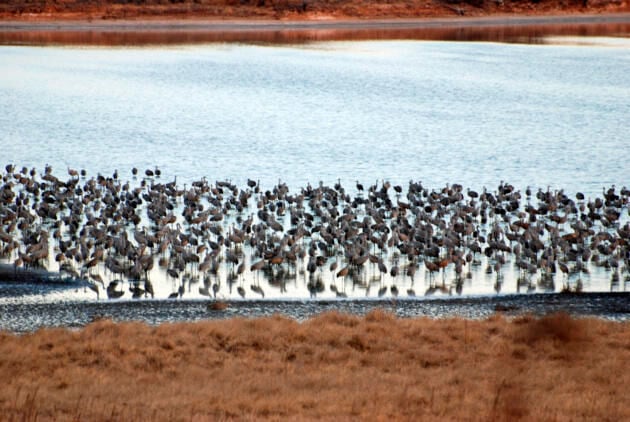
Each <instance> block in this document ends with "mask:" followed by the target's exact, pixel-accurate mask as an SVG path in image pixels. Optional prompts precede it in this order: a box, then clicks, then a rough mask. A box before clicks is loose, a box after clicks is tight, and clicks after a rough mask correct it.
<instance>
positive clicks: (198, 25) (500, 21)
mask: <svg viewBox="0 0 630 422" xmlns="http://www.w3.org/2000/svg"><path fill="white" fill-rule="evenodd" d="M600 24H601V25H605V24H630V13H614V14H571V15H536V16H517V15H500V16H483V17H457V18H452V17H440V18H413V19H409V18H399V19H398V18H396V19H327V20H302V19H295V20H293V19H291V20H272V19H205V18H193V19H182V18H181V17H176V18H172V19H171V18H166V19H165V18H164V17H160V18H158V19H156V18H149V19H147V18H141V19H116V20H87V19H65V18H62V19H54V18H52V19H45V20H44V19H42V20H21V19H7V20H3V19H0V32H23V31H46V32H59V31H73V32H84V31H102V32H110V31H115V32H154V31H159V32H180V31H185V32H215V33H216V32H247V31H256V32H259V31H283V30H287V31H292V30H293V31H300V30H305V31H307V30H371V29H375V30H376V29H386V30H387V29H391V30H414V29H447V28H485V27H525V26H556V25H600Z"/></svg>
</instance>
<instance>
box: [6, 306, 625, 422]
mask: <svg viewBox="0 0 630 422" xmlns="http://www.w3.org/2000/svg"><path fill="white" fill-rule="evenodd" d="M0 338H1V341H0V356H1V358H0V376H1V377H2V379H3V380H5V382H4V385H3V388H2V389H1V391H0V412H1V413H2V415H3V418H6V419H7V420H51V419H54V420H78V419H89V420H110V419H111V420H158V421H159V420H169V421H170V420H194V421H200V420H209V419H213V420H217V419H224V418H238V419H244V418H245V419H256V420H261V419H273V420H277V419H281V418H282V419H284V418H290V419H339V418H341V419H349V418H368V419H385V418H388V419H390V418H394V419H396V420H412V419H413V420H436V419H442V420H444V419H447V420H454V419H466V420H468V419H471V418H473V419H475V418H478V419H480V420H517V419H526V420H625V419H628V418H630V408H629V407H628V406H627V404H626V402H625V399H624V396H623V391H625V386H626V385H628V383H629V382H630V372H628V371H627V370H626V369H627V368H626V365H627V362H628V361H629V360H630V325H628V323H614V322H605V321H602V320H594V319H579V320H575V319H572V318H570V317H568V316H566V315H553V316H547V317H544V318H542V319H536V318H532V317H529V316H524V317H518V318H516V319H512V320H508V319H505V318H503V317H501V316H492V317H490V318H488V319H484V320H474V321H470V320H461V319H447V320H432V319H424V318H420V319H400V318H396V317H394V316H393V315H391V314H390V313H388V312H384V311H381V310H376V311H372V312H370V313H368V314H367V315H366V316H364V317H357V316H349V315H345V314H341V313H338V312H329V313H325V314H322V315H319V316H317V317H314V318H311V319H308V320H306V321H304V322H303V323H298V322H296V321H295V320H293V319H288V318H284V317H280V316H274V317H268V318H260V319H253V320H247V319H240V318H235V319H230V320H227V321H206V322H200V323H185V324H184V323H180V324H164V325H161V326H158V327H151V326H148V325H145V324H142V323H120V324H116V323H112V322H111V321H109V320H99V321H97V322H95V323H92V324H90V325H89V326H87V327H85V328H84V329H81V330H78V331H69V330H66V329H46V330H40V331H38V332H36V333H33V334H28V335H22V336H16V335H13V334H8V333H0ZM95 380H98V382H95ZM471 415H475V417H472V416H471Z"/></svg>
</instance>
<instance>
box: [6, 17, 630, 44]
mask: <svg viewBox="0 0 630 422" xmlns="http://www.w3.org/2000/svg"><path fill="white" fill-rule="evenodd" d="M274 28H276V26H271V29H270V30H268V29H265V30H260V29H239V28H238V27H236V29H227V30H223V29H221V28H219V29H216V28H213V27H207V28H194V27H193V28H188V29H187V28H186V27H185V26H184V27H182V28H169V27H164V28H163V29H161V28H160V27H159V26H158V27H154V28H153V27H151V28H149V29H141V30H138V29H137V28H134V27H118V26H113V27H102V28H101V27H96V28H95V29H91V28H90V27H87V26H86V27H81V28H80V29H77V30H47V29H45V28H44V29H37V30H28V29H19V28H18V29H10V28H4V29H0V44H4V45H38V46H46V45H101V46H151V45H181V44H203V43H226V42H227V43H262V44H267V43H268V44H303V43H310V42H321V41H363V40H433V41H477V42H480V41H483V42H504V43H520V44H545V43H547V41H546V38H548V37H556V36H578V37H602V36H611V37H628V36H629V35H630V23H605V24H603V23H594V24H554V25H515V26H507V25H500V26H472V27H471V26H448V27H428V28H399V27H389V28H388V27H387V26H384V27H382V28H378V29H375V28H362V29H330V28H322V29H300V28H299V27H297V28H293V29H280V30H278V29H274Z"/></svg>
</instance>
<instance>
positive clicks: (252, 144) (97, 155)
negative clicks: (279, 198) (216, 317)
mask: <svg viewBox="0 0 630 422" xmlns="http://www.w3.org/2000/svg"><path fill="white" fill-rule="evenodd" d="M548 42H549V44H545V45H523V44H519V45H516V44H498V43H478V42H465V43H464V42H420V41H361V42H315V43H307V44H299V45H294V44H288V45H273V44H265V45H252V44H227V43H214V44H200V45H175V46H168V47H167V46H158V47H155V46H154V47H150V48H139V47H134V48H121V47H70V46H64V47H45V48H40V47H24V46H1V47H0V62H2V64H3V65H2V68H1V69H0V109H2V110H3V113H1V114H0V127H2V133H1V134H0V144H1V145H2V157H3V159H4V160H3V161H5V162H14V163H15V164H17V165H18V166H22V165H25V166H28V167H31V166H34V167H37V168H38V169H40V171H41V170H43V166H44V164H46V163H48V164H51V165H52V166H53V168H55V170H56V171H57V172H58V173H60V174H63V173H64V171H65V169H66V168H67V167H73V168H85V169H87V171H88V175H89V176H94V175H96V174H97V173H103V174H106V175H109V174H111V172H112V171H113V169H118V171H119V173H120V174H121V175H123V177H125V178H130V176H131V168H132V167H138V168H140V169H145V168H154V167H155V166H159V168H160V169H161V170H162V174H163V176H162V180H163V181H170V180H172V179H174V178H175V177H177V181H178V183H180V184H183V183H190V182H191V181H192V180H197V179H199V178H201V177H207V178H208V179H209V180H211V181H212V180H223V179H229V180H232V181H233V182H235V183H236V184H238V185H240V186H244V185H245V181H246V180H247V178H252V179H254V180H259V181H260V183H261V185H262V186H263V188H271V186H273V185H274V184H275V183H277V182H278V180H279V179H280V180H282V181H283V182H286V183H287V184H288V185H289V188H290V189H294V191H295V190H299V189H300V188H301V187H303V186H305V185H306V184H307V183H312V184H314V185H315V184H317V183H318V182H319V181H323V182H324V183H326V184H328V185H332V184H333V183H334V182H336V181H337V180H338V179H340V180H341V182H342V183H343V184H344V185H346V186H353V185H354V182H355V181H356V180H359V181H361V182H364V183H369V184H371V183H374V182H375V181H378V182H379V183H380V182H381V181H382V180H389V181H391V182H392V183H400V184H403V185H404V184H406V183H407V182H408V181H409V180H411V179H413V180H421V181H422V182H423V184H424V185H425V186H428V187H430V188H440V187H442V186H444V185H445V184H447V183H461V184H463V185H464V186H465V187H470V188H473V189H477V190H481V189H482V188H483V187H484V186H487V187H488V188H490V189H494V188H495V187H496V186H497V185H498V183H499V182H500V181H502V180H504V181H508V182H510V183H512V184H514V185H515V186H516V187H517V188H518V189H521V190H524V189H525V188H526V187H527V186H532V187H533V188H534V189H536V188H542V189H547V187H548V186H549V187H551V188H553V189H557V188H563V189H565V190H566V191H567V192H568V193H570V194H571V195H573V194H574V193H575V192H577V191H582V192H584V193H585V194H586V195H587V197H589V196H590V197H594V196H595V195H599V194H601V190H602V188H603V187H608V186H610V185H612V184H616V185H617V186H618V187H620V186H623V185H627V184H628V182H629V181H630V167H629V165H628V163H630V148H628V147H627V145H628V139H627V133H628V129H629V128H630V127H629V126H628V123H627V116H628V115H630V73H629V72H627V69H628V68H630V43H628V41H627V39H622V38H578V39H576V38H553V39H549V40H548ZM625 211H627V210H625ZM247 264H248V265H250V264H251V262H248V263H247ZM485 268H486V262H485V261H482V263H481V264H480V266H479V267H478V268H476V269H473V272H474V281H464V283H462V284H461V285H459V286H454V285H453V284H452V283H451V281H452V278H453V277H452V275H446V276H445V281H446V283H447V284H448V286H449V288H447V289H446V291H439V290H437V291H436V290H435V289H433V291H431V289H432V288H433V287H434V284H432V283H431V282H430V281H428V279H427V276H426V274H423V273H421V272H419V274H418V275H417V279H416V280H415V281H412V280H410V279H408V278H407V279H405V280H404V281H403V282H402V283H400V284H399V286H398V287H399V288H400V289H401V292H402V293H401V295H404V292H405V290H406V289H408V288H413V289H414V292H415V293H416V294H417V295H419V296H423V295H426V296H429V295H436V294H437V295H442V296H444V297H451V295H452V296H458V295H460V294H463V295H464V296H469V295H495V294H496V293H497V290H498V289H497V285H496V276H495V275H494V274H492V275H486V274H484V269H485ZM53 269H54V268H53ZM226 273H227V270H225V271H224V272H223V273H222V274H221V277H222V278H223V283H224V284H223V286H222V290H221V293H220V297H222V298H224V299H234V298H236V297H238V295H237V293H236V292H235V291H234V290H233V289H230V288H229V286H228V284H227V283H226V277H227V274H226ZM289 276H290V277H289V279H288V280H289V282H288V283H286V284H284V286H283V288H284V289H285V290H284V291H280V290H279V289H280V288H279V287H278V286H271V285H267V284H264V285H263V287H264V289H265V293H266V297H271V298H282V299H286V298H289V299H301V298H304V297H308V290H307V288H306V284H307V279H306V276H305V275H304V274H303V272H302V273H300V272H299V271H298V272H296V273H294V274H290V275H289ZM156 277H157V279H154V280H153V281H154V284H155V286H156V296H157V297H162V298H163V297H166V296H168V294H169V293H170V292H171V291H172V289H173V288H174V286H172V283H171V282H170V281H168V279H167V278H166V276H165V275H164V274H163V273H162V274H161V275H160V273H157V274H156ZM248 277H249V278H248V282H252V281H253V278H252V277H253V275H248ZM320 277H321V280H322V281H323V283H324V285H325V286H326V290H325V291H324V292H322V294H321V295H319V296H320V298H323V299H331V298H333V297H334V293H333V292H332V291H331V290H330V289H329V288H328V287H329V284H330V283H332V282H338V281H335V280H334V277H333V274H332V273H330V272H329V271H327V270H324V271H322V273H321V274H320ZM362 277H363V279H362V280H361V281H362V282H361V283H359V287H357V283H355V282H352V281H350V282H345V283H343V282H342V283H341V284H340V285H339V286H338V288H339V289H343V291H344V292H346V293H347V294H348V296H350V297H353V298H364V297H371V298H374V297H375V295H376V293H375V291H376V290H378V288H379V286H380V285H381V282H380V281H378V280H374V279H373V277H374V270H372V272H371V273H370V272H366V274H364V275H362ZM517 278H518V271H517V270H516V269H514V268H513V267H512V266H509V265H508V267H507V269H506V274H505V280H506V281H505V282H504V283H502V284H501V285H500V286H498V287H499V288H500V290H499V292H500V293H501V294H505V293H517V292H520V293H527V292H530V293H531V292H554V291H558V290H560V288H561V285H562V281H563V280H561V276H560V275H559V276H557V277H556V280H555V283H554V284H553V285H551V286H549V285H547V284H545V283H541V280H539V279H538V278H537V277H532V278H531V280H529V282H528V283H527V284H526V285H522V284H520V283H518V281H517ZM610 280H611V273H610V272H609V271H606V270H604V269H601V268H591V273H590V275H588V276H584V277H583V280H582V281H583V283H584V290H585V291H589V292H605V291H618V292H627V291H628V290H629V287H630V286H628V283H626V282H625V281H624V280H623V279H622V280H621V283H616V284H615V283H611V281H610ZM384 281H385V284H386V285H389V284H391V280H389V279H388V278H385V280H384ZM127 287H128V286H125V288H127ZM24 288H25V290H22V291H20V289H19V288H16V286H11V287H8V285H2V286H1V287H0V293H1V294H0V306H3V307H5V309H6V311H3V314H2V318H1V319H2V320H3V321H8V320H9V319H11V318H13V317H12V316H10V315H21V314H20V313H19V312H17V311H16V309H20V308H21V307H23V305H25V304H28V305H29V306H28V309H35V307H36V306H43V307H44V308H45V307H46V306H52V307H53V308H54V304H55V303H66V305H64V306H65V308H63V309H65V311H63V312H70V313H72V312H75V311H73V309H74V308H73V307H74V305H72V303H76V304H80V305H77V306H78V308H77V309H76V312H78V313H79V314H83V312H84V311H83V309H92V308H89V307H88V308H84V307H83V306H84V305H83V303H84V302H85V301H86V300H88V301H95V300H96V298H95V297H94V294H93V293H92V292H91V291H89V290H88V291H86V290H85V288H84V287H77V286H72V287H69V288H65V287H64V288H60V287H59V286H39V285H38V286H24ZM188 288H189V291H188V292H187V293H186V297H193V298H195V297H197V298H200V297H201V296H200V295H199V294H198V293H197V287H196V285H194V284H193V283H189V285H188ZM16 289H17V290H16ZM370 289H371V290H370ZM458 289H459V290H458ZM247 297H248V298H256V297H257V296H256V294H255V293H253V292H250V291H249V290H247ZM528 297H529V296H528ZM145 302H150V301H141V302H139V301H134V302H131V301H129V302H125V304H124V305H120V306H119V307H118V308H117V307H115V305H114V307H112V308H107V309H115V310H120V309H127V308H128V307H129V306H134V305H137V306H138V307H139V309H145V308H146V307H152V306H154V305H147V304H145ZM402 302H403V303H407V301H402ZM140 303H142V304H141V305H140ZM157 303H158V304H156V305H155V306H158V307H160V306H162V307H164V306H167V308H168V309H172V307H176V308H177V307H178V306H180V305H171V304H170V303H169V304H168V305H165V304H164V303H163V302H157ZM193 303H195V302H193ZM289 303H292V304H293V302H289ZM332 303H333V304H336V305H335V306H337V305H339V303H343V304H344V305H343V306H346V305H345V304H346V302H337V301H334V302H332ZM349 303H353V302H349ZM410 303H415V301H411V302H410ZM421 303H426V302H421ZM438 303H440V302H438ZM456 303H461V302H457V301H456ZM132 304H133V305H132ZM198 305H199V306H200V307H201V308H203V306H205V305H203V304H202V303H200V304H198ZM93 306H96V307H100V306H105V307H107V306H109V305H104V304H103V305H101V304H95V305H93ZM181 306H182V308H181V309H180V308H177V309H180V310H178V311H177V312H180V311H181V312H182V313H183V314H182V315H188V314H187V312H189V311H188V310H186V308H185V307H184V305H181ZM239 306H240V305H239ZM263 306H264V307H265V309H267V306H270V305H269V304H268V303H267V302H264V305H263ZM291 306H293V305H291ZM308 306H311V305H308ZM352 306H354V305H352ZM357 306H364V305H357ZM449 306H451V305H449ZM312 307H314V308H315V309H317V305H312ZM245 309H247V308H245ZM268 309H270V310H272V309H275V308H274V307H273V306H270V307H269V308H268ZM430 309H433V308H430ZM16 312H17V313H16ZM31 312H32V311H31ZM51 312H52V313H51V314H45V313H42V314H39V313H38V314H33V315H31V316H30V317H24V318H26V319H27V320H32V319H33V318H35V320H38V319H41V320H45V321H46V323H45V325H48V324H49V323H50V321H49V319H50V318H52V321H53V322H54V321H57V322H58V323H61V324H66V323H67V324H70V325H71V324H72V322H69V321H70V320H72V318H70V320H68V321H66V320H67V318H66V317H61V316H59V317H58V319H55V318H57V317H56V315H59V314H57V311H56V310H55V311H51ZM139 312H140V311H136V313H132V314H133V315H136V316H138V317H139V315H140V313H139ZM143 312H144V311H143ZM169 312H170V311H169ZM248 312H249V311H246V312H245V314H247V313H248ZM260 312H262V311H259V313H260ZM264 312H267V311H264ZM429 313H433V314H436V315H439V314H440V312H439V311H430V312H429ZM473 313H474V312H473ZM254 314H256V312H254ZM166 315H169V313H168V312H167V313H166ZM81 318H83V317H81ZM81 318H79V319H80V320H81V321H84V319H81ZM164 318H166V319H168V318H169V317H164ZM178 318H179V317H178ZM178 318H176V319H178ZM181 318H182V319H185V318H184V317H181ZM158 319H159V318H158ZM159 320H162V319H159ZM7 324H8V325H7V326H10V327H14V323H8V322H7ZM29 324H31V325H33V324H35V326H36V325H37V323H32V322H31V323H29ZM18 325H19V324H18ZM31 325H29V326H31ZM53 325H55V324H54V323H53Z"/></svg>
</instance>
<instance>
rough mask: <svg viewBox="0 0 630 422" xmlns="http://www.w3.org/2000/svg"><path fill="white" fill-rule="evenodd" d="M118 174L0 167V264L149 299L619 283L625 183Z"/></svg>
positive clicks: (626, 251) (624, 271) (629, 198)
mask: <svg viewBox="0 0 630 422" xmlns="http://www.w3.org/2000/svg"><path fill="white" fill-rule="evenodd" d="M131 173H132V174H131V178H130V179H131V180H122V179H121V177H120V175H119V174H118V172H117V171H115V172H114V173H113V174H112V175H111V176H103V175H100V174H99V175H97V176H95V177H93V176H88V174H87V172H86V171H85V170H80V171H78V170H74V169H70V168H69V169H68V171H67V176H66V177H65V178H59V177H57V176H55V174H53V169H52V168H51V167H50V166H48V165H47V166H46V167H45V168H44V170H43V172H41V173H40V171H38V170H37V169H35V168H31V169H29V168H26V167H22V168H18V167H16V166H14V165H12V164H10V165H7V166H6V167H5V170H4V171H3V172H2V180H1V186H0V260H4V261H5V262H6V263H7V264H12V265H13V266H14V268H15V269H16V271H17V270H18V269H22V268H26V269H30V268H47V269H49V270H51V271H53V270H55V271H57V270H58V272H59V273H60V274H62V275H64V276H65V277H67V278H70V279H73V280H81V282H83V283H85V286H86V287H89V288H90V289H91V290H93V291H94V292H95V293H96V295H97V297H100V295H101V294H102V293H105V294H106V295H107V297H109V298H112V299H114V298H119V297H122V296H125V295H127V296H130V297H133V298H143V297H155V296H156V291H157V290H158V289H154V282H155V280H153V281H152V278H153V279H154V278H155V277H156V274H158V276H157V277H161V279H162V281H166V283H167V284H170V286H169V287H170V294H168V295H165V297H166V296H168V297H170V298H179V297H182V296H184V295H186V294H187V292H191V291H192V289H193V288H194V289H195V292H197V291H198V292H199V294H200V295H202V296H208V297H215V298H216V297H217V296H218V297H225V296H226V295H228V296H229V295H232V289H233V287H235V289H236V292H237V293H238V294H239V295H240V296H242V297H246V296H247V295H252V294H253V295H254V297H264V295H265V289H269V288H271V289H276V290H278V291H279V292H280V293H283V292H286V291H287V284H290V283H298V280H303V283H304V284H305V285H306V288H307V289H308V292H309V293H310V295H311V296H312V297H316V296H318V295H321V294H322V293H324V292H326V291H328V294H334V295H335V296H337V297H346V296H347V293H346V286H347V285H351V286H352V288H355V287H358V288H360V289H364V290H365V295H367V296H370V295H372V296H374V297H381V296H386V297H391V296H394V297H395V296H398V295H402V294H404V293H402V291H399V289H401V290H402V289H403V286H405V287H407V289H406V295H407V296H415V295H416V291H415V287H414V286H417V285H419V284H420V282H419V283H418V284H414V282H415V280H416V279H418V278H421V279H422V286H423V291H424V294H425V295H429V294H433V293H437V292H441V293H445V294H450V293H452V292H453V291H457V292H459V293H461V288H462V285H463V283H464V281H466V280H470V279H471V278H472V272H473V271H472V269H473V268H475V267H477V268H480V269H481V271H483V272H484V273H485V274H492V276H493V277H494V278H495V290H497V292H498V291H500V289H501V285H502V283H503V274H504V273H505V271H506V269H507V268H508V267H510V266H511V267H512V269H513V270H514V271H516V272H517V274H518V280H517V282H518V283H523V285H526V286H529V287H531V288H532V289H533V288H535V285H538V286H542V287H543V289H545V290H548V291H555V281H556V279H557V280H559V281H561V283H562V286H563V287H562V289H563V290H567V291H580V290H581V289H582V276H583V274H585V273H588V272H589V271H590V268H591V267H592V266H597V267H604V268H606V270H609V271H610V279H611V283H613V284H614V283H620V282H621V283H624V284H625V283H626V282H630V274H629V268H630V262H629V261H630V246H629V242H630V223H629V222H628V220H629V218H628V215H629V213H630V211H629V206H630V191H629V190H628V189H627V188H625V187H623V188H621V189H619V190H617V189H616V188H615V186H612V187H610V188H605V189H604V190H603V192H602V196H601V197H596V198H586V197H585V196H584V195H583V194H582V193H579V192H578V193H575V194H572V195H568V194H566V193H565V192H564V191H563V190H557V191H552V190H550V189H547V190H542V189H539V190H536V191H532V190H531V189H530V188H527V189H526V190H525V191H524V192H521V191H520V190H518V189H516V188H515V187H514V186H512V185H510V184H508V183H504V182H501V183H500V184H499V186H498V187H497V188H496V190H493V191H490V190H486V189H484V190H483V192H476V191H473V190H470V189H465V188H464V187H463V186H461V185H458V184H452V185H447V186H445V187H443V188H440V189H428V188H426V187H424V186H423V185H422V184H421V183H420V182H416V181H410V182H409V184H408V185H407V186H406V187H403V186H400V185H392V184H390V183H389V182H387V181H381V182H377V183H375V184H374V185H371V186H366V187H364V186H363V185H362V184H360V183H359V182H357V183H356V186H353V188H352V191H353V193H352V194H350V193H348V191H346V188H345V187H344V186H342V185H341V183H340V182H338V183H335V184H334V185H333V186H326V185H324V184H323V183H320V184H318V185H317V186H311V185H307V186H306V187H303V188H300V189H299V190H297V191H296V192H290V191H289V188H288V186H287V185H286V184H284V183H281V182H279V183H278V184H277V185H275V186H273V187H272V188H270V189H268V190H265V189H263V188H262V187H261V186H260V183H258V182H257V181H254V180H249V179H248V180H247V183H246V186H244V187H242V188H241V187H239V186H237V185H235V184H233V183H231V182H229V181H216V182H214V183H211V182H209V181H208V180H207V179H205V178H202V179H201V180H198V181H195V182H192V183H191V184H190V185H189V186H188V185H183V186H178V184H177V183H176V181H171V182H166V183H163V182H162V181H161V172H160V170H159V169H158V168H155V169H151V170H146V171H144V172H143V173H142V172H141V173H140V174H139V173H138V171H137V169H135V168H134V169H133V170H132V172H131ZM156 264H157V265H156ZM261 277H262V278H263V280H265V281H266V283H262V284H261V282H260V279H261ZM324 280H326V281H324ZM0 281H1V280H0ZM326 284H328V287H327V286H326ZM186 286H187V287H188V289H186ZM371 286H374V288H373V289H372V290H371ZM399 286H400V288H399ZM246 287H249V289H247V288H246ZM327 288H328V290H327ZM127 292H128V293H127ZM250 292H251V293H250Z"/></svg>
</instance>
